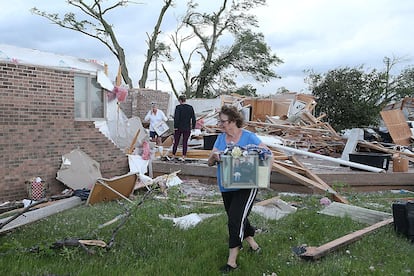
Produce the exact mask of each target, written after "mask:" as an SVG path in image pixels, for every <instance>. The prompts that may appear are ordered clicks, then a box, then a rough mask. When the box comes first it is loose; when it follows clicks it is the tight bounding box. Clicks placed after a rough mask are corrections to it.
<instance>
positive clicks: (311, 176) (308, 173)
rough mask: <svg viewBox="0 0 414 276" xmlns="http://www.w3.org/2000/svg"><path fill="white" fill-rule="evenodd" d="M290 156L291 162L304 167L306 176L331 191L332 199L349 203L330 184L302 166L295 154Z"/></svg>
mask: <svg viewBox="0 0 414 276" xmlns="http://www.w3.org/2000/svg"><path fill="white" fill-rule="evenodd" d="M290 158H291V160H292V161H293V163H295V164H296V165H299V166H301V167H303V168H304V169H305V173H306V176H307V177H308V178H309V179H312V180H313V181H316V182H318V183H319V184H321V185H322V186H323V187H325V189H326V190H327V191H331V195H332V197H333V199H334V200H335V201H338V202H342V203H346V204H349V201H348V200H347V199H346V198H344V197H342V196H340V195H339V194H338V193H337V192H335V191H334V190H333V189H332V188H331V186H329V185H328V184H327V183H325V182H324V181H323V180H322V179H321V178H320V177H319V176H317V175H316V174H314V173H313V172H312V171H310V170H308V169H306V168H305V166H303V165H302V163H301V162H299V160H297V159H296V157H295V156H291V157H290Z"/></svg>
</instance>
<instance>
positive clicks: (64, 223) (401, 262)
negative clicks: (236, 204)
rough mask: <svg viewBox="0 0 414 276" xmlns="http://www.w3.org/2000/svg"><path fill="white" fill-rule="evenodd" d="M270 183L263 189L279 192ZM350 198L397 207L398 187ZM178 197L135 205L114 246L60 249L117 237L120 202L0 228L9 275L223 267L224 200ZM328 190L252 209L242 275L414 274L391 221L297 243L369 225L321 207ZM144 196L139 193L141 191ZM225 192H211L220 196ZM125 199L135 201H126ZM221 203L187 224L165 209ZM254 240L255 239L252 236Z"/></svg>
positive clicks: (413, 258)
mask: <svg viewBox="0 0 414 276" xmlns="http://www.w3.org/2000/svg"><path fill="white" fill-rule="evenodd" d="M276 195H277V193H272V192H265V193H263V192H261V193H260V194H259V198H261V199H265V198H269V197H272V196H276ZM342 195H344V196H346V197H347V198H348V199H349V200H350V202H351V204H354V205H357V206H361V207H366V208H370V209H375V210H379V211H386V212H389V213H391V205H392V202H393V200H394V199H395V198H397V197H404V195H399V194H393V193H369V194H355V193H354V194H352V193H348V194H342ZM169 197H170V199H169V200H164V199H155V198H153V197H150V198H148V199H146V200H145V201H144V203H143V204H141V205H139V206H137V207H135V208H134V209H133V210H132V213H131V216H130V217H129V218H128V220H127V222H126V223H125V224H124V225H123V226H122V227H121V228H120V229H119V231H118V232H117V235H116V237H115V243H114V244H113V246H112V247H111V249H110V250H106V249H104V248H100V247H88V248H90V249H93V250H94V251H95V253H94V254H88V253H87V252H86V251H85V250H84V249H82V248H80V247H66V248H63V249H51V248H50V246H51V245H52V244H53V243H54V242H56V241H58V240H63V239H65V238H79V239H98V240H103V241H105V242H108V241H109V240H110V238H111V235H112V233H113V230H114V229H115V227H116V226H117V223H115V224H112V225H109V226H106V227H104V228H99V225H101V224H103V223H105V222H107V221H109V220H111V219H113V218H114V217H115V216H117V215H119V214H121V213H124V211H125V209H124V206H123V205H122V204H120V203H118V202H109V203H101V204H95V205H93V206H86V205H82V206H79V207H76V208H73V209H71V210H67V211H65V212H62V213H59V214H56V215H53V216H51V217H48V218H46V219H43V220H41V221H38V222H36V223H33V224H31V225H27V226H24V227H21V228H19V229H16V230H14V231H13V232H11V233H8V234H5V235H2V236H0V275H220V274H219V272H218V269H219V267H220V266H222V265H223V264H225V263H226V260H227V253H228V248H227V226H226V216H225V215H224V213H223V212H224V209H223V207H222V206H221V205H214V204H202V203H189V202H181V201H180V200H179V199H180V198H181V197H182V195H180V193H179V191H178V190H176V191H173V190H171V191H170V193H169ZM321 197H322V195H312V196H311V195H309V196H296V195H289V196H287V195H286V196H281V198H282V199H283V200H285V201H286V202H294V203H295V205H296V206H297V207H298V210H297V212H296V213H294V214H290V215H288V216H286V217H284V218H282V219H280V220H266V219H264V218H263V217H261V216H259V215H257V214H254V213H252V214H251V216H250V218H251V221H252V223H253V224H254V225H255V226H256V227H258V228H259V229H261V230H262V231H261V232H260V233H258V234H257V236H256V240H257V241H258V243H259V244H260V246H261V247H262V249H263V250H262V254H261V255H256V254H252V253H250V252H249V251H248V250H247V248H245V249H243V250H242V251H241V253H240V255H239V259H238V264H239V267H240V269H238V270H237V271H235V272H233V273H232V274H234V275H258V276H262V275H272V273H275V274H276V275H413V274H414V247H413V246H414V245H413V244H411V243H410V242H409V241H407V240H406V239H405V238H404V237H400V236H398V235H397V234H396V233H395V231H394V229H393V227H392V225H388V226H384V227H382V228H380V229H378V230H377V231H375V232H374V233H371V234H368V235H367V236H365V237H363V238H362V239H360V240H358V241H356V242H354V243H352V244H350V245H348V246H346V247H344V248H341V249H339V250H336V251H335V252H332V253H329V254H328V255H326V256H325V257H323V258H321V259H320V260H318V261H306V260H303V259H301V258H299V257H298V256H296V255H295V254H294V253H293V252H292V247H295V246H298V245H302V244H307V245H308V246H320V245H322V244H324V243H327V242H329V241H332V240H334V239H336V238H339V237H341V236H344V235H346V234H348V233H351V232H353V231H356V230H359V229H362V228H364V227H366V226H367V225H364V224H361V223H357V222H354V221H352V220H351V219H350V218H337V217H331V216H326V215H321V214H317V211H318V210H320V209H321V208H322V207H321V206H320V204H319V199H320V198H321ZM141 198H142V194H138V195H137V197H136V199H135V200H136V201H137V202H138V201H139V200H140V199H141ZM217 199H219V198H218V197H216V198H213V199H210V200H217ZM123 204H128V203H127V202H125V201H124V202H123ZM189 213H211V214H214V213H222V215H219V216H215V217H211V218H208V219H205V220H203V221H202V222H201V223H200V224H198V225H197V226H195V227H194V228H191V229H188V230H181V229H179V228H178V227H176V226H174V225H173V223H172V221H170V220H163V219H160V218H159V215H164V214H167V215H170V216H175V217H179V216H184V215H187V214H189ZM246 247H247V245H246Z"/></svg>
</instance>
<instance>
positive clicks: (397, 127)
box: [380, 109, 412, 146]
mask: <svg viewBox="0 0 414 276" xmlns="http://www.w3.org/2000/svg"><path fill="white" fill-rule="evenodd" d="M380 114H381V117H382V119H383V120H384V123H385V125H386V126H387V128H388V131H389V132H390V135H391V138H392V140H393V142H394V144H397V145H403V146H408V145H410V140H411V136H412V133H411V130H410V128H409V126H408V124H407V122H406V118H405V116H404V113H403V112H402V110H400V109H393V110H386V111H381V112H380Z"/></svg>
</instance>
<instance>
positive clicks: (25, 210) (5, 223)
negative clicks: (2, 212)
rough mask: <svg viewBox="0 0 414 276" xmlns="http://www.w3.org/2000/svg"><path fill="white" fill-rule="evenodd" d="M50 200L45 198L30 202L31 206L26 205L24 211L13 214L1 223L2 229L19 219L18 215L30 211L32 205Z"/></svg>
mask: <svg viewBox="0 0 414 276" xmlns="http://www.w3.org/2000/svg"><path fill="white" fill-rule="evenodd" d="M47 201H48V200H47V199H46V198H43V199H41V200H39V201H36V202H34V203H33V204H30V205H29V206H27V207H25V208H24V209H23V210H22V211H20V212H19V213H17V214H15V215H14V216H11V217H10V218H9V219H8V220H6V221H4V222H2V223H0V229H1V228H3V227H4V226H6V225H7V224H8V223H10V222H12V221H13V220H15V219H17V218H18V217H20V216H21V215H22V214H24V213H26V212H27V211H29V210H30V209H31V208H32V207H34V206H36V205H39V204H41V203H44V202H47Z"/></svg>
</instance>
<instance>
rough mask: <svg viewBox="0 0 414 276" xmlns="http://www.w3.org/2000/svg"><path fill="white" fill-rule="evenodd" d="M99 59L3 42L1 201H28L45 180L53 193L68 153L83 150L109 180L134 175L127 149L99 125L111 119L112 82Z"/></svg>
mask: <svg viewBox="0 0 414 276" xmlns="http://www.w3.org/2000/svg"><path fill="white" fill-rule="evenodd" d="M104 70H105V66H104V65H103V64H100V63H98V62H96V61H91V60H85V59H80V58H74V57H69V56H62V55H56V54H51V53H44V52H40V51H37V50H32V49H24V48H18V47H13V46H9V45H2V44H0V95H1V96H0V99H1V100H0V126H1V128H0V129H1V130H0V203H1V202H2V201H6V200H16V199H23V198H27V188H26V184H25V181H27V180H29V179H31V178H33V177H40V178H42V179H43V181H44V182H45V183H47V184H48V185H49V190H50V192H51V193H52V194H56V193H59V192H61V191H62V190H63V189H64V188H65V186H64V185H63V184H62V183H60V182H59V181H57V180H56V173H57V171H58V170H59V169H60V166H61V163H62V155H64V154H66V153H68V152H70V151H72V150H73V149H81V150H82V151H84V152H85V153H87V154H88V155H89V156H90V157H91V158H93V159H94V160H96V161H97V162H98V163H99V164H100V170H101V173H102V176H103V177H113V176H116V175H122V174H125V173H127V172H128V171H129V167H128V159H127V156H126V155H125V154H124V153H123V151H122V150H121V149H120V148H118V147H117V146H116V145H115V144H114V143H113V142H111V141H110V140H109V139H108V138H106V137H105V136H104V135H103V134H102V133H101V132H100V131H99V130H98V129H97V128H96V127H95V122H96V121H99V120H105V118H106V101H107V97H106V93H107V92H106V90H105V89H104V88H103V87H105V85H107V82H108V79H105V75H104V73H103V72H104Z"/></svg>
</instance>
